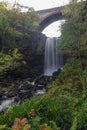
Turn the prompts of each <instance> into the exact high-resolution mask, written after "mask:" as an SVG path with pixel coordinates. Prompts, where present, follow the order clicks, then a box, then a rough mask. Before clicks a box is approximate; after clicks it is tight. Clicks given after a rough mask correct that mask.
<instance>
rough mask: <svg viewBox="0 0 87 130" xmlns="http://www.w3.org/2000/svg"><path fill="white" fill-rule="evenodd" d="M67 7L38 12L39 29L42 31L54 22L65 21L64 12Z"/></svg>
mask: <svg viewBox="0 0 87 130" xmlns="http://www.w3.org/2000/svg"><path fill="white" fill-rule="evenodd" d="M64 7H65V6H61V7H56V8H51V9H45V10H40V11H37V14H38V15H39V29H40V31H42V30H43V29H44V28H46V27H47V26H48V25H49V24H51V23H52V22H54V21H57V20H62V19H64V15H63V10H64Z"/></svg>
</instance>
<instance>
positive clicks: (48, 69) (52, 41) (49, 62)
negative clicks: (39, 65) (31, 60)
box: [44, 38, 63, 76]
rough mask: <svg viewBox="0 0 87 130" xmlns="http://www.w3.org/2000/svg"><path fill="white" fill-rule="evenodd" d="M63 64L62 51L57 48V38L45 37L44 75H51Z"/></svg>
mask: <svg viewBox="0 0 87 130" xmlns="http://www.w3.org/2000/svg"><path fill="white" fill-rule="evenodd" d="M62 66H63V56H62V51H61V50H59V49H58V39H57V38H47V40H46V45H45V58H44V75H48V76H51V75H52V73H53V72H55V71H57V70H58V69H59V68H61V67H62Z"/></svg>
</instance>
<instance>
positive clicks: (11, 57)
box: [0, 48, 24, 77]
mask: <svg viewBox="0 0 87 130" xmlns="http://www.w3.org/2000/svg"><path fill="white" fill-rule="evenodd" d="M22 64H24V61H23V58H22V54H20V53H19V52H18V49H17V48H15V49H14V50H13V51H9V53H8V54H5V53H3V52H1V53H0V77H2V76H3V75H5V74H6V73H8V72H11V71H13V70H15V69H17V68H18V67H20V66H21V65H22Z"/></svg>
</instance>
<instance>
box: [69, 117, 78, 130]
mask: <svg viewBox="0 0 87 130" xmlns="http://www.w3.org/2000/svg"><path fill="white" fill-rule="evenodd" d="M76 127H77V118H76V117H75V118H74V120H73V123H72V127H71V128H70V130H76Z"/></svg>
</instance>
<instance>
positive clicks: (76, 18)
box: [60, 0, 87, 51]
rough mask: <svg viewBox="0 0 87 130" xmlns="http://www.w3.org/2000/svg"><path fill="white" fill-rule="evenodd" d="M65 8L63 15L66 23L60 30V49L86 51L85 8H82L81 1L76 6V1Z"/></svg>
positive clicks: (86, 23)
mask: <svg viewBox="0 0 87 130" xmlns="http://www.w3.org/2000/svg"><path fill="white" fill-rule="evenodd" d="M67 8H68V9H65V13H64V14H65V16H66V22H65V24H63V26H62V29H61V31H62V35H61V37H60V42H61V47H62V49H64V50H72V51H79V50H84V49H87V46H86V44H87V38H86V35H87V22H86V18H85V17H87V13H84V12H87V8H84V2H83V1H82V2H81V3H79V4H78V3H77V0H74V1H72V2H71V4H70V5H69V6H68V7H67ZM83 14H84V15H83ZM83 16H84V18H83Z"/></svg>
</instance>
